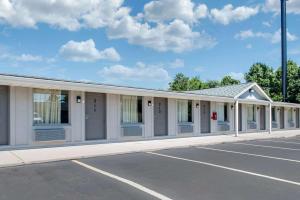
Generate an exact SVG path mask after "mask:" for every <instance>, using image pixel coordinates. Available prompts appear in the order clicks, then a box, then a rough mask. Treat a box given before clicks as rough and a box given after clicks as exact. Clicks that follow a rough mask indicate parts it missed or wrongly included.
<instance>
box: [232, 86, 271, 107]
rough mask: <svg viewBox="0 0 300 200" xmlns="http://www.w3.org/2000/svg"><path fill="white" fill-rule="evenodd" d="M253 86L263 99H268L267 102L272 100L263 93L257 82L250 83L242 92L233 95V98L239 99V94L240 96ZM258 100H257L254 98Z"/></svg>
mask: <svg viewBox="0 0 300 200" xmlns="http://www.w3.org/2000/svg"><path fill="white" fill-rule="evenodd" d="M251 88H255V89H256V91H257V92H258V93H259V94H260V95H261V96H262V97H264V98H265V99H267V100H268V102H273V100H272V99H271V98H270V97H269V96H268V95H267V94H266V93H265V91H264V90H263V89H262V88H261V87H260V86H259V85H258V84H257V83H252V84H251V85H249V86H248V87H247V88H245V89H244V90H243V91H242V92H240V93H239V94H238V95H236V96H235V97H234V99H239V97H240V96H242V95H243V94H244V93H245V92H247V91H248V90H249V89H251ZM255 101H259V100H255Z"/></svg>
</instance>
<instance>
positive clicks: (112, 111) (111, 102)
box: [106, 94, 121, 141]
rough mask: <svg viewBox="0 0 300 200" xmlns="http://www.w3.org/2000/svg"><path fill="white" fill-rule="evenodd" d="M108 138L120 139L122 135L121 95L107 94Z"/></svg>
mask: <svg viewBox="0 0 300 200" xmlns="http://www.w3.org/2000/svg"><path fill="white" fill-rule="evenodd" d="M106 106H107V109H106V117H107V139H108V140H110V141H114V140H118V139H120V136H121V123H120V120H121V117H120V114H121V105H120V95H116V94H107V104H106Z"/></svg>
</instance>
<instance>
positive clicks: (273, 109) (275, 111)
mask: <svg viewBox="0 0 300 200" xmlns="http://www.w3.org/2000/svg"><path fill="white" fill-rule="evenodd" d="M271 112H272V122H277V110H276V108H275V107H272V110H271Z"/></svg>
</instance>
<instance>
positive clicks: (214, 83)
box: [205, 80, 220, 88]
mask: <svg viewBox="0 0 300 200" xmlns="http://www.w3.org/2000/svg"><path fill="white" fill-rule="evenodd" d="M219 86H220V82H219V81H217V80H208V81H207V82H206V86H205V88H216V87H219Z"/></svg>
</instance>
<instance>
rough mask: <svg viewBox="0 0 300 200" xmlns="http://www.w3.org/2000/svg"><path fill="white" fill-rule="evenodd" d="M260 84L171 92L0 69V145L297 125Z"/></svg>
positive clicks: (291, 108) (292, 111)
mask: <svg viewBox="0 0 300 200" xmlns="http://www.w3.org/2000/svg"><path fill="white" fill-rule="evenodd" d="M299 108H300V104H290V103H282V102H273V101H272V100H271V99H270V97H268V95H266V93H265V92H264V91H263V90H262V89H261V88H260V87H259V86H258V85H257V84H256V83H246V84H240V85H233V86H226V87H219V88H213V89H206V90H199V91H188V92H171V91H162V90H152V89H143V88H133V87H122V86H115V85H104V84H96V83H86V82H76V81H65V80H56V79H47V78H40V77H29V76H17V75H8V74H0V149H1V148H2V147H5V148H6V147H10V146H11V147H32V146H49V145H62V144H63V145H68V144H81V143H82V144H89V143H101V142H103V143H105V142H106V143H108V142H115V141H128V140H131V141H132V140H151V139H159V138H176V137H191V136H208V135H215V134H235V135H238V134H243V133H249V132H269V133H271V132H272V131H274V132H273V133H274V134H276V133H275V131H276V130H294V129H298V128H299Z"/></svg>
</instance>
